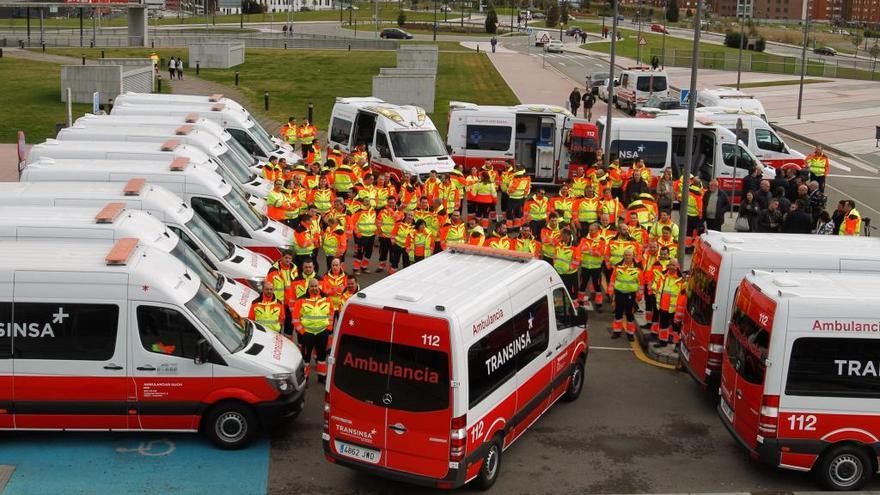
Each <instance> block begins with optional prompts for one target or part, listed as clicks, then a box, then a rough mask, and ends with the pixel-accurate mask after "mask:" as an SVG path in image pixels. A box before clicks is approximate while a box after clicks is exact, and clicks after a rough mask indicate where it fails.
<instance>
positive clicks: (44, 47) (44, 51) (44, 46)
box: [43, 43, 46, 53]
mask: <svg viewBox="0 0 880 495" xmlns="http://www.w3.org/2000/svg"><path fill="white" fill-rule="evenodd" d="M43 53H46V44H45V43H43Z"/></svg>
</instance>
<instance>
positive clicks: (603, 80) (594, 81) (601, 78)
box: [585, 72, 609, 95]
mask: <svg viewBox="0 0 880 495" xmlns="http://www.w3.org/2000/svg"><path fill="white" fill-rule="evenodd" d="M608 76H609V74H608V73H607V72H594V73H592V74H590V75H589V76H587V82H586V84H585V86H589V87H590V88H592V90H593V94H594V95H598V94H599V87H600V86H602V85H603V84H604V85H606V86H607V85H608V82H607V80H608Z"/></svg>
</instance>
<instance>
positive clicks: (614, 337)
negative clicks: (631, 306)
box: [611, 332, 620, 339]
mask: <svg viewBox="0 0 880 495" xmlns="http://www.w3.org/2000/svg"><path fill="white" fill-rule="evenodd" d="M611 338H612V339H619V338H620V332H614V333H612V334H611Z"/></svg>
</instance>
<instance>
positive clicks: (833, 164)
mask: <svg viewBox="0 0 880 495" xmlns="http://www.w3.org/2000/svg"><path fill="white" fill-rule="evenodd" d="M831 168H839V169H840V170H843V171H844V172H852V169H851V168H849V167H847V166H846V165H841V164H840V158H839V157H838V159H837V160H832V161H831ZM828 175H831V174H828ZM839 177H848V176H846V175H841V176H839Z"/></svg>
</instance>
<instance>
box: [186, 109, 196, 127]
mask: <svg viewBox="0 0 880 495" xmlns="http://www.w3.org/2000/svg"><path fill="white" fill-rule="evenodd" d="M184 121H185V122H186V123H187V124H195V123H196V122H198V121H199V114H198V113H196V112H193V113H188V114H186V118H184Z"/></svg>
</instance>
